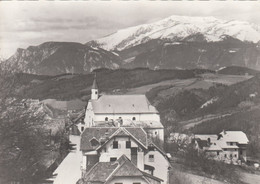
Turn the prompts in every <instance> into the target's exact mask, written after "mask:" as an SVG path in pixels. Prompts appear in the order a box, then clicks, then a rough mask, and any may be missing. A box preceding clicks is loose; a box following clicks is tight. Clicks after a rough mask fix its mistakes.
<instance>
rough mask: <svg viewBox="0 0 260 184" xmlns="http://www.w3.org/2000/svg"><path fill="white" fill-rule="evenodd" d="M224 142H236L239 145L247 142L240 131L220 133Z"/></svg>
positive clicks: (244, 135)
mask: <svg viewBox="0 0 260 184" xmlns="http://www.w3.org/2000/svg"><path fill="white" fill-rule="evenodd" d="M220 134H221V135H222V136H223V138H222V139H223V140H225V141H226V142H237V143H239V144H248V142H249V140H248V138H247V136H246V134H245V133H244V132H242V131H222V132H221V133H220Z"/></svg>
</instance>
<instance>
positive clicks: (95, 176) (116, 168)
mask: <svg viewBox="0 0 260 184" xmlns="http://www.w3.org/2000/svg"><path fill="white" fill-rule="evenodd" d="M133 176H136V177H144V178H147V177H149V178H151V179H153V180H156V181H163V180H161V179H160V178H157V177H155V176H151V175H150V174H147V173H144V172H142V171H140V170H139V169H138V168H137V167H136V166H135V165H134V164H133V163H132V162H131V161H130V160H129V159H128V158H127V157H126V156H125V155H122V156H121V157H120V158H119V159H118V160H117V161H116V162H98V163H97V164H95V165H94V166H93V167H92V168H91V169H90V170H89V171H88V172H86V173H85V174H84V176H83V178H82V182H81V183H84V184H85V183H92V182H101V183H105V182H108V181H110V180H111V179H113V178H115V177H133Z"/></svg>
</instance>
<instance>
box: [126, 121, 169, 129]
mask: <svg viewBox="0 0 260 184" xmlns="http://www.w3.org/2000/svg"><path fill="white" fill-rule="evenodd" d="M122 126H134V127H143V128H164V127H163V125H162V123H161V122H160V121H151V120H146V121H132V120H124V122H123V125H122Z"/></svg>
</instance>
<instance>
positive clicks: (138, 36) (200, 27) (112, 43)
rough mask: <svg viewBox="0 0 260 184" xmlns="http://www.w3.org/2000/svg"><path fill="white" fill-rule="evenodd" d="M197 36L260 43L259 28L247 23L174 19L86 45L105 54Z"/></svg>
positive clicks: (208, 18)
mask: <svg viewBox="0 0 260 184" xmlns="http://www.w3.org/2000/svg"><path fill="white" fill-rule="evenodd" d="M199 33H200V34H202V35H203V36H204V39H205V41H207V42H216V41H222V39H223V38H224V37H225V36H231V37H234V38H236V39H238V40H241V41H248V42H253V43H257V42H258V41H259V40H260V27H259V26H258V25H255V24H252V23H248V22H246V21H237V20H221V19H217V18H215V17H187V16H176V15H173V16H170V17H168V18H165V19H162V20H159V21H157V22H153V23H149V24H142V25H138V26H133V27H128V28H125V29H121V30H118V31H117V32H116V33H114V34H110V35H108V36H105V37H103V38H100V39H96V40H93V41H90V42H88V43H86V44H87V45H96V46H99V47H102V48H104V49H106V50H124V49H127V48H130V47H133V46H136V45H138V44H141V43H145V42H147V41H148V40H151V39H166V40H171V41H181V40H183V39H185V38H187V37H188V36H190V35H194V34H199Z"/></svg>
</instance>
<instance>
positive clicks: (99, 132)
mask: <svg viewBox="0 0 260 184" xmlns="http://www.w3.org/2000/svg"><path fill="white" fill-rule="evenodd" d="M117 130H118V128H116V127H108V128H106V127H99V128H96V127H93V128H92V127H91V128H86V129H85V130H84V132H83V133H82V134H81V139H80V150H85V151H87V150H95V149H96V148H97V147H99V146H100V145H96V146H92V145H91V142H90V140H91V139H92V138H94V137H95V138H96V139H97V140H99V139H101V138H103V139H105V140H106V139H108V138H109V137H110V136H111V135H112V134H113V133H115V131H117Z"/></svg>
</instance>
